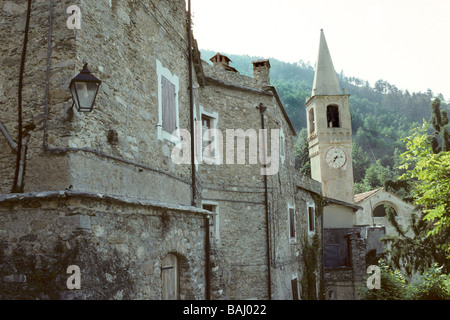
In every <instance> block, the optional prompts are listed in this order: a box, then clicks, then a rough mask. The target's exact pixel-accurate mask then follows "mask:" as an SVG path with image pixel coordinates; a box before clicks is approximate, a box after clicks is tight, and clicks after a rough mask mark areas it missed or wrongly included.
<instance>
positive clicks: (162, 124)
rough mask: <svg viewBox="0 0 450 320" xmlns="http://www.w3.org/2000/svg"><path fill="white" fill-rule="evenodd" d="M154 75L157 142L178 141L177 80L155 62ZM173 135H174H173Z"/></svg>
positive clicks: (159, 63) (160, 64)
mask: <svg viewBox="0 0 450 320" xmlns="http://www.w3.org/2000/svg"><path fill="white" fill-rule="evenodd" d="M156 73H157V76H158V123H157V124H156V127H157V134H158V139H159V140H169V141H172V142H177V141H179V139H180V137H179V136H177V132H176V131H177V129H179V109H178V92H179V90H180V81H179V78H178V77H177V76H176V75H174V74H172V73H171V72H170V71H169V70H168V69H167V68H165V67H163V65H162V63H161V62H160V61H159V60H156ZM173 133H175V135H173Z"/></svg>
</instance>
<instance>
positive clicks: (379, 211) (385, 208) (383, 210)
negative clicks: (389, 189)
mask: <svg viewBox="0 0 450 320" xmlns="http://www.w3.org/2000/svg"><path fill="white" fill-rule="evenodd" d="M389 210H392V211H393V212H394V215H397V212H396V211H395V209H394V208H393V207H392V206H391V205H389V204H384V203H383V204H380V205H378V206H376V207H375V209H374V210H373V216H374V217H375V218H384V217H386V215H387V213H388V212H389Z"/></svg>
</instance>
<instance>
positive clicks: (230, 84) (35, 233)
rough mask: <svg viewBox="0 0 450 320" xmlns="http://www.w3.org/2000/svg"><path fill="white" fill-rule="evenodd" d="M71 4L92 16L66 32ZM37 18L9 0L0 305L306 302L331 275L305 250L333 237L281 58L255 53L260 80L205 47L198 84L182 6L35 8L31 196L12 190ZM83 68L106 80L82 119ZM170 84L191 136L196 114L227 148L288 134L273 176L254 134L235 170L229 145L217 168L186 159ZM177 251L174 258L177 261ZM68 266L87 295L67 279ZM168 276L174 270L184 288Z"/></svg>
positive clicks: (169, 1)
mask: <svg viewBox="0 0 450 320" xmlns="http://www.w3.org/2000/svg"><path fill="white" fill-rule="evenodd" d="M70 5H77V6H79V7H80V9H81V12H82V21H81V29H79V30H76V29H75V30H71V29H69V28H68V27H67V19H68V18H69V16H70V14H68V13H67V12H66V10H67V8H68V7H69V6H70ZM26 13H27V6H26V3H25V2H23V1H17V0H14V1H0V22H1V24H0V26H1V29H2V32H1V33H0V40H1V41H2V43H3V46H2V48H1V49H0V50H1V52H2V54H1V57H2V58H1V59H0V70H1V72H2V78H1V80H0V108H1V113H0V128H2V129H4V130H1V134H0V298H2V299H117V300H120V299H152V300H158V299H163V298H164V297H166V294H167V293H169V294H170V293H174V294H175V296H176V297H177V298H179V299H208V298H211V299H269V298H272V299H294V298H304V297H305V296H306V292H310V291H311V290H312V289H311V286H312V285H311V284H310V285H309V287H308V288H307V287H306V285H305V282H304V281H303V282H302V279H306V278H307V276H311V274H314V275H315V277H316V278H315V279H316V281H317V283H319V280H320V278H321V277H322V275H321V274H320V272H321V268H320V265H321V261H320V260H321V258H320V257H321V256H320V254H319V255H318V258H317V259H318V261H317V262H318V264H317V267H316V269H315V270H309V269H307V268H306V264H308V262H309V261H306V260H305V255H304V252H303V250H304V246H305V241H306V239H308V241H312V239H313V237H314V236H315V237H318V238H319V239H320V237H321V230H322V224H321V217H320V213H319V207H320V205H319V203H317V201H319V202H320V200H318V199H320V195H321V185H320V183H318V182H315V181H313V180H311V179H309V178H307V177H305V176H302V175H300V174H298V173H297V172H296V171H295V166H294V147H293V146H294V143H295V140H296V139H297V135H296V132H295V130H294V129H293V128H292V125H291V123H290V120H289V118H288V117H287V115H286V112H285V110H284V108H283V105H282V103H281V101H280V99H279V97H278V94H277V92H276V90H275V89H274V88H273V87H271V86H270V63H269V61H267V60H261V61H255V63H254V68H255V75H254V77H246V76H242V75H240V74H239V72H238V70H235V69H234V68H232V67H230V66H229V67H227V68H222V67H221V66H220V65H216V66H212V65H209V64H208V63H206V62H205V61H202V60H201V59H200V53H199V51H198V49H197V46H196V42H195V41H194V46H193V50H194V52H193V54H194V61H193V62H194V67H193V69H192V71H193V83H192V85H191V84H190V82H189V50H188V48H189V47H188V39H189V38H188V32H187V30H188V28H187V16H186V3H185V1H178V0H152V1H118V0H100V1H86V0H80V1H66V0H62V1H52V0H48V1H44V0H42V1H33V2H32V6H31V12H30V13H31V14H30V29H29V32H28V46H27V52H26V56H25V58H26V59H25V64H24V74H23V76H24V77H23V79H24V80H23V90H22V92H23V112H22V119H23V120H22V127H23V129H24V130H23V145H25V146H26V149H25V157H24V160H23V162H22V164H21V165H20V169H21V170H23V171H24V178H23V190H20V192H15V193H13V192H12V186H13V182H14V177H15V169H16V166H17V161H16V160H17V149H15V148H14V145H15V144H17V142H18V141H17V139H18V127H19V126H18V121H19V120H18V113H19V108H18V97H17V92H18V89H19V85H18V81H17V80H18V75H19V70H20V68H19V67H20V63H21V53H22V48H23V39H24V31H25V22H26ZM224 61H226V59H225V60H224ZM85 62H87V63H88V68H89V69H90V71H91V72H92V73H93V74H94V75H95V76H96V77H98V78H99V79H101V80H102V85H101V87H100V91H99V94H98V97H97V100H96V104H95V109H94V111H93V112H91V113H78V112H77V111H76V110H74V109H72V108H71V106H72V98H71V94H70V90H69V88H68V87H69V83H70V81H71V79H72V78H73V77H74V76H76V75H77V74H78V72H79V71H80V70H81V68H82V66H83V64H84V63H85ZM227 63H228V62H227ZM163 78H164V79H166V80H167V81H168V82H170V83H171V84H172V85H173V87H174V95H173V97H174V106H175V110H174V116H175V119H174V120H175V123H176V128H177V129H180V130H182V129H184V130H188V131H189V133H190V134H191V137H195V134H196V132H197V131H194V132H190V126H191V121H193V120H196V121H199V122H201V121H202V120H205V119H206V120H207V122H208V123H209V125H210V126H211V127H212V128H215V129H218V130H220V131H221V132H222V133H224V141H223V142H224V144H223V146H224V149H223V150H227V148H226V147H227V142H228V143H230V142H232V140H235V139H234V138H232V140H228V139H226V135H225V133H226V130H227V129H233V130H237V129H242V130H243V131H244V132H245V131H247V130H255V132H256V133H257V136H258V138H260V135H261V134H260V131H259V130H260V129H261V128H262V125H263V123H264V127H265V129H267V130H268V138H269V140H270V138H271V137H272V134H274V133H275V132H276V130H279V132H280V136H279V137H278V139H279V140H277V142H279V145H280V146H281V149H280V150H279V152H275V153H274V154H271V151H272V149H271V148H272V143H269V144H268V145H267V150H268V151H267V156H268V157H270V156H271V157H272V160H273V161H272V163H270V164H268V165H267V167H268V168H269V169H270V168H271V166H273V167H272V169H277V170H275V171H274V172H273V173H272V174H271V175H268V176H264V175H262V174H261V169H263V164H262V160H261V159H262V158H260V157H258V158H257V163H256V164H255V163H250V161H249V159H250V156H251V155H250V152H249V151H248V150H249V149H250V148H249V147H250V144H249V143H247V144H246V146H247V151H246V153H245V159H246V160H245V163H244V164H237V156H238V155H237V154H236V153H237V149H236V148H237V146H236V144H235V145H234V146H233V145H232V144H231V147H230V148H233V149H234V151H235V160H236V163H231V164H229V163H227V162H226V161H225V159H226V157H225V151H223V153H220V152H222V151H220V150H219V149H218V151H217V152H218V153H217V155H222V156H223V158H222V159H223V160H224V162H223V163H220V164H207V163H205V162H202V163H197V164H192V163H184V164H179V163H176V162H175V161H174V150H175V148H176V147H177V145H178V144H177V142H176V141H172V140H171V137H172V135H171V134H172V133H171V132H165V129H164V123H163V120H162V119H163V113H164V103H163V99H164V98H163V95H162V91H163V89H162V80H163ZM190 90H192V97H193V101H191V100H190V97H191V91H190ZM191 105H192V106H193V108H192V109H191ZM257 107H259V109H258V108H257ZM261 107H265V108H266V111H265V112H264V115H263V117H261V110H262V109H261ZM191 116H193V117H191ZM206 120H205V121H206ZM197 130H201V128H198V129H197ZM237 140H238V139H236V140H235V141H237ZM247 140H249V139H247ZM257 145H258V149H257V150H258V156H260V154H261V153H262V149H261V143H259V140H257ZM274 145H275V144H274ZM195 148H196V150H197V152H199V153H201V151H202V142H201V141H200V142H198V141H197V142H196V145H195ZM229 150H231V149H229ZM198 155H199V154H197V153H196V156H198ZM275 157H277V160H279V166H278V167H277V166H276V164H275V163H274V159H275ZM202 160H204V159H202ZM193 173H194V174H195V176H194V175H193ZM194 178H195V179H194ZM194 180H195V183H194ZM194 190H195V191H196V192H193V191H194ZM211 208H213V211H214V212H213V213H211V212H210V210H212V209H211ZM311 208H313V209H316V210H317V211H316V215H315V216H314V215H309V214H308V213H311V212H314V211H311V210H312V209H311ZM291 213H292V214H291ZM310 217H312V218H310ZM311 219H312V221H314V223H313V225H314V230H313V231H312V232H311V230H310V229H309V225H310V224H311V223H312V222H311ZM208 229H210V234H207V230H208ZM208 244H209V245H208ZM168 256H175V257H176V261H177V264H176V266H175V267H174V266H172V265H164V261H165V258H166V257H168ZM71 265H77V266H79V267H80V269H81V276H82V278H81V281H82V282H81V283H82V287H81V290H70V289H68V287H67V286H66V280H67V278H68V276H69V275H68V274H67V272H66V270H67V267H69V266H71ZM170 270H171V271H170ZM165 272H174V273H173V274H174V275H175V278H176V280H175V281H174V282H173V283H172V286H168V285H167V283H165V280H164V279H165V277H164V274H165ZM303 286H305V287H303ZM318 294H319V292H316V296H318Z"/></svg>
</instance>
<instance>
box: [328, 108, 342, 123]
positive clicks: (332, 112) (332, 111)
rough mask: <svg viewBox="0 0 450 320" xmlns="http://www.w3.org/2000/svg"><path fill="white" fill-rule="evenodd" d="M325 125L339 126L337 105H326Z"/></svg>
mask: <svg viewBox="0 0 450 320" xmlns="http://www.w3.org/2000/svg"><path fill="white" fill-rule="evenodd" d="M327 125H328V128H339V127H340V123H339V107H338V106H337V105H329V106H328V107H327Z"/></svg>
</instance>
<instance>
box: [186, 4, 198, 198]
mask: <svg viewBox="0 0 450 320" xmlns="http://www.w3.org/2000/svg"><path fill="white" fill-rule="evenodd" d="M188 38H189V39H188V45H189V107H190V112H191V175H192V205H193V206H194V207H195V206H197V181H196V170H195V138H194V137H195V134H194V128H195V119H194V88H193V75H192V66H193V62H192V10H191V0H188Z"/></svg>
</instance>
